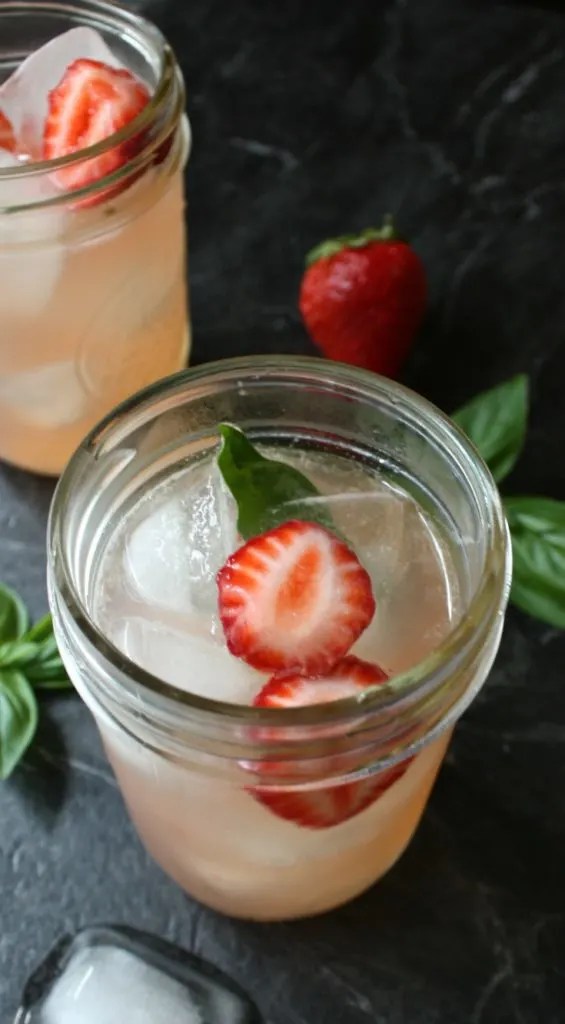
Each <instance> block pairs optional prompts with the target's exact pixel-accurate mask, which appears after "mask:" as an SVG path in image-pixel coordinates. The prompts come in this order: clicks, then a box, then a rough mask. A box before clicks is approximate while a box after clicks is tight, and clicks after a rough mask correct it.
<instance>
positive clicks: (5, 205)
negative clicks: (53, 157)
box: [0, 150, 67, 318]
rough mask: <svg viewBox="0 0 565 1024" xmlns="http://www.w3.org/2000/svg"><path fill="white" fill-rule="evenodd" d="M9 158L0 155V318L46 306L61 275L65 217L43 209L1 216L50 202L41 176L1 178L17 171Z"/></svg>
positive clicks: (14, 161)
mask: <svg viewBox="0 0 565 1024" xmlns="http://www.w3.org/2000/svg"><path fill="white" fill-rule="evenodd" d="M21 167H22V164H21V162H20V161H18V160H17V159H16V158H15V157H14V156H13V155H12V154H11V153H5V152H4V151H3V150H0V280H1V281H2V291H1V294H0V316H1V317H2V318H4V317H5V316H7V315H11V314H22V315H23V316H25V317H30V316H33V315H34V314H35V313H39V312H41V310H42V309H43V308H44V307H45V306H46V305H47V303H48V302H49V300H50V298H51V296H52V294H53V292H54V291H55V288H56V285H57V282H58V280H59V277H60V274H61V272H62V269H63V264H64V259H65V250H64V248H63V235H64V231H65V223H66V217H67V213H66V211H65V210H63V209H57V208H56V207H53V208H43V209H38V210H25V209H24V210H20V211H18V212H16V213H5V212H4V213H3V212H2V210H3V209H4V210H6V209H9V208H10V207H14V206H23V207H25V206H27V205H28V204H30V203H34V202H42V201H43V200H45V199H48V198H50V197H52V196H53V195H54V194H55V193H54V189H53V186H52V185H51V183H50V182H49V181H48V180H47V178H46V176H45V175H44V174H42V175H40V176H39V177H37V176H34V175H27V174H26V175H22V174H18V175H17V176H9V177H8V176H5V175H3V174H2V171H9V170H15V169H16V168H21Z"/></svg>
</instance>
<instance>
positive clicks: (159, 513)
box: [49, 357, 510, 920]
mask: <svg viewBox="0 0 565 1024" xmlns="http://www.w3.org/2000/svg"><path fill="white" fill-rule="evenodd" d="M225 421H228V422H230V423H234V424H238V425H239V426H240V427H241V428H242V429H243V430H245V432H246V434H247V435H248V437H250V438H251V439H252V440H253V442H254V443H255V444H256V445H257V446H258V449H259V450H260V452H261V453H262V454H263V455H264V456H267V457H268V458H274V459H276V460H278V466H277V474H278V475H279V476H280V474H281V473H284V472H285V470H286V467H288V466H292V467H294V468H296V469H299V470H300V472H301V474H303V475H304V477H306V478H307V480H308V481H309V482H310V484H311V485H312V488H313V489H314V490H315V492H316V493H315V494H313V495H312V496H311V497H307V498H306V499H305V500H304V501H301V502H300V503H298V504H297V502H296V501H295V500H293V499H292V498H291V499H289V500H288V502H287V504H286V506H285V507H282V510H281V508H279V509H278V511H277V516H278V521H279V522H281V523H282V524H283V526H281V527H279V526H277V527H276V528H275V530H274V532H273V533H270V532H269V533H268V534H265V533H260V534H259V536H258V537H257V536H252V537H251V540H250V541H249V542H248V543H247V545H246V546H243V544H244V539H243V537H242V536H241V535H240V531H241V532H242V533H244V525H243V520H242V518H241V516H240V518H239V520H238V518H237V516H238V509H237V507H236V503H235V502H234V498H233V496H232V493H231V492H230V489H228V487H227V486H226V482H225V479H224V477H223V476H222V473H221V472H220V470H219V468H218V462H217V455H218V423H219V422H225ZM93 457H95V458H93ZM279 467H280V468H279ZM254 479H256V478H254ZM230 486H231V484H230ZM232 490H233V487H232ZM234 493H235V492H234ZM283 506H284V503H283ZM320 508H323V510H324V516H329V517H330V522H331V529H330V530H329V532H328V530H326V527H325V526H324V527H322V526H320V525H318V524H317V523H313V522H310V517H311V518H312V520H313V519H315V518H316V515H317V512H316V510H317V509H318V510H319V509H320ZM239 511H240V512H241V506H240V509H239ZM288 520H290V521H291V522H290V524H289V522H288ZM334 531H335V534H334ZM303 533H304V534H305V535H307V537H308V543H309V544H310V545H311V546H310V547H309V548H308V549H307V552H306V555H307V557H305V559H304V558H302V561H301V562H300V567H299V569H300V571H299V574H298V576H296V577H294V576H293V577H292V579H293V581H294V582H293V586H294V589H293V591H292V601H293V602H294V605H295V607H296V608H299V607H300V613H297V615H296V617H295V618H294V619H293V616H292V607H293V605H292V602H291V608H290V612H291V614H290V615H287V619H286V620H285V630H287V633H285V635H284V636H282V637H281V636H280V634H276V636H277V638H278V639H280V640H281V643H282V647H283V648H285V651H286V654H285V657H286V656H287V654H288V653H289V651H290V655H289V656H290V657H291V659H292V657H293V651H294V650H295V649H296V650H299V649H300V650H302V646H301V645H304V644H306V645H308V644H309V643H311V635H310V634H309V633H307V630H308V629H310V628H311V623H312V622H313V621H314V620H313V618H312V614H311V610H310V609H309V606H305V607H303V598H304V594H305V593H310V590H309V588H310V582H309V579H310V578H309V577H308V578H307V575H306V576H305V575H304V573H305V572H306V574H308V573H309V572H310V567H311V564H314V563H312V560H311V557H310V556H311V555H312V553H313V554H314V555H317V554H318V553H319V550H318V546H317V545H318V542H319V543H320V544H321V545H322V548H323V549H324V551H325V547H324V545H326V543H327V544H329V545H330V547H329V548H328V550H331V551H332V552H334V549H335V552H341V554H340V557H342V554H343V550H344V549H343V547H342V546H341V545H342V540H343V539H345V540H346V543H347V547H346V549H345V550H346V552H349V555H347V556H346V562H345V563H344V564H345V568H344V569H343V572H344V573H345V574H346V575H347V579H348V580H351V578H352V577H353V578H354V579H355V581H356V583H355V585H356V586H357V583H359V585H360V586H362V587H365V585H366V583H365V582H364V581H368V583H367V585H368V586H369V587H370V588H371V590H372V594H373V597H374V601H375V602H376V610H374V613H373V610H372V609H371V610H370V612H369V616H368V619H369V621H368V623H367V624H366V625H365V627H364V628H363V629H362V630H361V631H360V634H359V635H356V638H355V639H354V640H353V643H352V645H351V646H350V648H348V650H347V652H346V654H345V656H344V657H340V660H338V661H337V662H336V661H335V659H334V661H332V663H331V668H330V669H328V670H327V671H320V672H317V673H313V672H311V671H310V668H308V669H306V668H305V667H304V665H303V667H302V668H301V670H300V672H299V673H295V672H289V671H284V672H280V671H279V670H277V671H276V672H275V674H274V676H273V678H272V679H271V678H270V677H271V675H272V673H271V671H263V670H260V669H258V668H257V666H256V659H257V657H264V653H263V654H261V655H258V654H257V650H259V649H260V647H261V639H262V638H261V636H259V637H257V635H256V632H254V630H255V626H256V622H255V621H253V616H254V614H257V615H259V617H261V614H262V610H264V607H265V606H266V605H267V604H269V601H270V598H271V594H272V588H273V586H274V587H275V588H278V589H276V595H277V599H276V601H275V603H274V604H273V608H274V609H275V612H274V613H273V614H275V618H276V615H281V614H282V612H281V608H282V607H283V604H284V601H283V598H284V594H283V591H284V588H285V587H286V586H287V583H288V580H287V577H286V576H285V573H286V572H287V568H288V566H287V562H288V559H290V558H291V554H292V551H291V552H290V554H289V551H288V550H287V549H286V548H285V543H286V542H285V540H284V538H286V537H288V536H290V537H291V538H292V541H291V542H289V543H291V547H292V544H294V543H295V540H296V536H298V538H299V542H300V543H302V540H301V538H302V534H303ZM273 536H275V537H276V539H277V545H278V547H276V546H275V548H273V549H270V553H269V554H268V557H266V558H263V554H261V552H262V550H263V549H262V545H264V543H265V538H268V537H273ZM281 538H282V540H281ZM328 538H329V539H328ZM245 539H247V535H245ZM250 551H254V552H255V553H256V552H257V551H259V554H260V557H259V559H258V560H257V557H256V554H255V561H254V562H253V563H252V566H251V570H250V572H251V578H252V584H251V585H252V586H253V585H254V583H253V581H256V580H258V581H259V582H258V586H259V589H260V598H261V607H259V605H256V606H255V612H253V609H251V611H250V610H249V606H247V605H246V609H247V610H246V615H247V618H246V620H245V627H246V628H245V629H244V630H243V632H242V634H241V636H240V640H241V637H243V640H242V643H243V646H242V647H241V646H240V648H239V652H238V653H237V655H236V654H234V653H230V650H228V646H227V645H228V643H229V644H230V649H231V651H232V652H233V651H234V650H235V647H234V642H233V641H234V637H233V634H232V633H231V632H230V627H229V621H230V620H229V617H226V604H225V602H226V599H227V598H226V594H227V591H226V589H225V580H226V573H227V572H229V573H232V574H233V573H234V572H235V576H233V577H230V579H232V578H233V579H234V580H235V587H236V591H237V593H236V598H237V594H238V593H239V592H240V590H241V588H242V587H243V588H244V589H245V587H246V586H247V584H248V583H249V579H250V577H249V576H248V577H245V575H243V576H242V575H241V572H240V574H239V575H238V571H239V570H238V569H237V566H239V567H241V565H242V564H244V563H245V559H246V558H247V559H248V558H249V554H248V553H249V552H250ZM281 552H282V553H281ZM351 552H354V554H353V555H351ZM301 557H302V556H301ZM336 557H337V556H336ZM344 557H345V556H344ZM350 557H351V564H350V562H349V561H348V560H347V559H349V558H350ZM242 560H243V561H242ZM314 562H315V559H314ZM322 563H323V569H322V570H321V577H320V578H321V579H322V582H323V581H324V573H325V572H326V570H327V571H328V572H329V571H330V569H331V571H333V568H335V566H333V563H331V564H330V562H328V566H329V568H328V566H326V564H325V563H324V562H323V560H322ZM245 564H246V566H247V569H249V564H248V563H245ZM317 564H318V563H316V565H317ZM336 564H337V563H336ZM340 564H341V563H340ZM332 566H333V568H332ZM293 571H294V570H293ZM289 572H290V570H289ZM316 572H318V569H316ZM509 572H510V555H509V549H508V542H507V534H506V528H505V522H504V518H503V514H502V510H501V506H500V502H499V498H498V495H497V492H496V488H495V486H494V484H493V482H492V480H491V478H490V476H489V474H488V471H487V470H486V468H485V467H484V465H483V464H482V462H480V460H479V458H478V456H477V454H476V452H475V451H474V450H473V449H472V448H471V447H470V445H469V444H468V442H467V441H466V440H465V438H464V437H463V436H462V435H461V434H460V433H459V431H458V430H457V428H456V427H454V426H453V425H452V424H451V423H450V422H449V421H448V420H447V419H446V418H445V417H443V416H442V415H441V414H440V413H439V412H438V411H437V410H435V409H434V408H433V407H432V406H430V405H428V404H427V403H426V402H425V401H423V400H422V399H420V398H418V397H417V396H416V395H414V394H412V393H411V392H408V391H406V390H405V389H403V388H401V387H399V386H398V385H395V384H392V383H391V382H390V381H385V380H384V379H380V378H378V377H375V376H373V375H369V374H364V373H363V372H360V371H358V370H353V369H351V368H346V367H343V366H337V365H335V364H334V365H332V364H327V363H323V362H321V361H312V360H300V359H298V360H297V359H286V358H284V357H282V358H281V357H278V358H276V359H264V360H262V361H260V362H259V364H258V362H257V359H254V360H234V361H232V362H230V363H225V364H223V365H222V364H216V365H214V366H211V367H204V368H202V369H199V370H197V371H192V372H189V373H186V374H182V375H179V376H178V377H177V378H175V379H174V380H173V381H169V382H167V383H165V384H164V385H162V386H161V387H159V386H157V387H155V388H154V389H153V390H149V391H146V392H145V393H144V394H143V395H141V396H139V397H137V398H134V399H133V400H131V401H130V402H129V403H127V404H126V405H124V406H122V407H121V409H120V410H119V413H118V414H117V415H116V416H115V417H114V418H109V419H107V420H106V421H105V422H104V423H103V424H102V425H101V427H100V428H99V429H98V430H97V431H94V432H93V433H92V434H91V435H90V437H89V438H88V439H87V440H86V441H85V442H84V444H83V445H82V446H81V448H80V449H79V451H78V452H77V454H76V455H75V456H74V457H73V459H72V460H71V463H70V465H69V467H68V468H67V470H66V471H65V473H64V475H63V477H62V480H61V482H60V484H59V488H58V491H57V494H56V496H55V499H54V506H53V510H52V515H51V524H50V552H49V589H50V600H51V607H52V612H53V618H54V625H55V631H56V635H57V639H58V642H59V644H60V646H61V651H62V655H63V658H64V660H65V663H66V665H67V667H68V670H69V673H70V675H71V678H72V679H73V682H74V683H75V685H76V687H77V689H78V690H79V692H80V693H81V694H82V696H83V698H84V699H85V701H86V702H87V704H88V705H89V706H90V708H91V709H92V711H93V713H94V715H95V718H96V721H97V723H98V726H99V729H100V732H101V735H102V739H103V742H104V745H105V748H106V751H107V754H108V757H109V759H110V761H111V763H112V766H113V768H114V771H115V774H116V777H117V779H118V782H119V784H120V788H121V790H122V793H123V796H124V799H125V801H126V804H127V806H128V809H129V811H130V814H131V816H132V818H133V820H134V822H135V824H136V826H137V828H138V831H139V833H140V835H141V837H142V838H143V840H144V842H145V844H146V846H147V848H148V849H149V850H150V852H151V853H152V854H153V856H154V857H155V859H156V860H157V861H158V862H159V863H160V864H161V865H162V866H163V868H164V869H165V870H166V871H167V872H168V873H169V874H170V875H171V876H172V877H173V878H174V879H175V880H176V881H177V882H178V883H179V884H180V885H181V886H182V887H183V888H184V889H186V890H187V892H189V893H191V894H192V895H193V896H195V897H197V898H198V899H200V900H201V901H202V902H204V903H207V904H209V905H211V906H213V907H215V908H217V909H219V910H221V911H224V912H226V913H229V914H233V915H236V916H241V917H249V918H256V919H264V920H268V919H282V918H290V917H298V916H304V915H309V914H314V913H318V912H320V911H324V910H327V909H329V908H331V907H333V906H336V905H338V904H340V903H342V902H344V901H345V900H347V899H350V898H351V897H353V896H355V895H357V894H358V893H360V892H361V891H363V889H365V888H366V887H367V886H369V885H371V884H372V883H373V882H374V881H375V880H376V879H378V878H379V877H380V876H381V875H383V874H384V873H385V872H386V871H387V870H388V869H389V868H390V867H391V866H392V864H394V862H395V861H396V860H397V858H398V857H399V856H400V854H401V853H402V851H403V850H404V848H405V847H406V845H407V843H408V842H409V840H410V838H411V836H412V834H413V832H414V830H415V828H416V826H417V824H418V821H419V820H420V817H421V815H422V812H423V809H424V807H425V804H426V801H427V799H428V796H429V793H430V789H431V787H432V785H433V782H434V779H435V776H436V774H437V771H438V769H439V766H440V764H441V761H442V758H443V756H444V753H445V749H446V747H447V744H448V742H449V738H450V735H451V731H452V729H453V726H454V724H455V722H456V720H457V718H458V717H459V715H460V714H461V713H462V711H463V710H464V709H465V708H466V706H467V705H468V704H469V703H470V701H471V700H472V699H473V697H474V696H475V694H476V693H477V691H478V689H479V688H480V687H481V685H482V684H483V682H484V680H485V678H486V675H487V673H488V671H489V669H490V666H491V664H492V661H493V659H494V657H495V654H496V651H497V648H498V644H499V640H500V634H501V629H502V623H503V615H504V609H505V605H506V601H507V596H508V580H509ZM218 573H219V575H218ZM265 573H266V574H267V576H268V577H269V587H268V588H267V589H265V578H264V577H265ZM277 574H278V575H277ZM246 579H247V583H246V582H245V581H246ZM273 579H274V580H275V583H273ZM297 580H298V583H299V584H300V585H299V586H296V582H297ZM242 581H243V582H242ZM277 581H278V582H277ZM269 588H270V589H269ZM287 590H288V587H287ZM312 592H314V591H312ZM363 592H364V591H363ZM285 593H286V591H285ZM315 593H316V595H317V596H316V601H321V600H324V601H326V605H325V606H324V608H325V611H324V615H325V619H326V620H327V622H326V623H324V621H323V617H322V620H320V621H318V620H316V621H317V625H316V627H315V630H318V633H320V635H323V636H324V641H323V642H324V644H325V645H326V647H328V646H329V647H330V648H331V647H332V645H333V644H334V643H338V642H340V641H338V640H337V639H336V636H337V635H338V634H339V635H341V634H340V630H341V629H342V627H343V624H344V621H345V620H344V616H345V615H346V614H348V615H349V613H350V612H351V608H353V604H354V599H353V598H352V597H351V596H350V593H349V591H347V592H346V591H344V590H343V589H341V582H340V577H339V574H338V575H337V576H336V577H335V579H334V577H332V582H331V586H330V589H329V593H327V592H326V591H324V588H323V586H322V588H321V590H319V591H318V590H316V591H315ZM345 593H347V598H346V597H344V594H345ZM352 593H353V592H352ZM355 593H357V591H355ZM281 595H282V596H281ZM320 595H321V596H320ZM340 595H341V596H340ZM287 596H288V595H287ZM281 602H282V603H281ZM348 602H350V603H349V604H348ZM351 602H353V604H351ZM346 606H347V607H346ZM285 607H286V606H285ZM287 612H288V608H287ZM352 614H356V610H355V608H353V612H352ZM350 618H351V617H350ZM270 621H271V620H269V622H270ZM348 621H350V619H348ZM265 622H266V620H265ZM265 622H263V625H262V627H261V628H267V626H268V623H267V626H266V625H265ZM278 625H280V621H279V620H277V622H275V626H278ZM326 625H327V629H326ZM271 626H272V622H271ZM272 628H273V629H274V628H275V627H274V626H272ZM312 629H314V627H313V626H312ZM315 630H314V632H315ZM250 631H251V632H250ZM305 631H306V632H305ZM275 632H276V631H275ZM318 633H316V636H317V635H318ZM290 634H292V638H293V639H292V643H290V644H286V641H285V637H287V638H288V636H290ZM250 636H251V638H252V643H255V642H257V643H258V644H259V647H257V646H255V647H253V651H254V653H253V655H251V654H250V653H249V650H251V648H249V650H248V649H247V647H246V645H248V644H249V642H250ZM293 644H295V648H294V647H293V646H292V645H293ZM285 645H286V646H285ZM308 649H309V648H308ZM336 656H337V655H336ZM268 657H271V654H268ZM308 657H310V655H308ZM315 657H316V658H318V657H319V651H318V649H317V648H316V654H315ZM249 659H251V662H253V659H255V662H253V663H251V662H250V660H249ZM304 664H306V663H304ZM309 664H310V663H309ZM316 664H318V662H316ZM382 670H384V672H383V671H382ZM305 676H308V678H305ZM353 677H355V678H356V679H357V680H358V678H361V677H362V678H361V683H360V684H359V687H358V688H357V689H355V687H353V688H352V686H351V685H350V682H351V679H352V678H353ZM336 680H337V681H336ZM344 680H345V681H344ZM356 685H357V684H356ZM273 687H274V692H275V693H276V700H274V701H273V699H272V698H271V697H268V695H269V694H272V692H273ZM289 694H290V696H289ZM258 695H259V696H258ZM254 704H255V705H260V706H253V705H254ZM274 704H276V707H275V706H273V705H274Z"/></svg>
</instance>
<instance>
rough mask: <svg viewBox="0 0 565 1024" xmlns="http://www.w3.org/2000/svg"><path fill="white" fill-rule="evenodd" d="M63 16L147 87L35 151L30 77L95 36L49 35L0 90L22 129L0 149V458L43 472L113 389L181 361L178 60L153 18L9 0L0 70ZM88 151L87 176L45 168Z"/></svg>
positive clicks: (105, 406)
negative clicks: (23, 149)
mask: <svg viewBox="0 0 565 1024" xmlns="http://www.w3.org/2000/svg"><path fill="white" fill-rule="evenodd" d="M77 28H81V29H82V30H87V29H88V30H94V31H96V32H97V33H99V36H100V37H101V39H102V40H103V44H105V45H106V46H107V47H109V49H110V50H111V55H112V57H113V59H114V60H115V62H117V64H118V65H122V66H124V67H125V68H127V69H128V70H130V71H131V72H132V73H133V74H135V75H136V76H137V77H138V78H139V79H141V80H142V82H143V83H144V84H145V85H146V87H147V88H148V90H149V93H150V100H149V102H148V103H147V105H146V106H145V108H144V109H143V110H142V111H141V113H140V114H139V115H138V116H137V117H135V118H134V119H133V120H132V121H130V123H129V124H127V125H126V126H125V127H124V128H122V129H121V131H119V132H118V133H116V134H113V135H111V136H110V137H109V138H107V139H105V140H104V141H103V142H100V143H98V144H97V145H94V146H90V147H89V148H88V149H83V150H81V151H80V152H78V153H74V154H72V155H70V156H65V157H61V158H59V159H57V160H50V161H43V159H42V148H41V128H42V124H43V118H44V115H45V112H46V110H47V99H46V91H48V89H49V88H53V87H54V85H55V79H56V80H57V81H58V80H59V76H61V75H62V74H63V72H64V69H65V64H66V63H67V60H69V61H70V60H71V59H72V58H73V55H74V56H75V57H81V56H83V57H92V56H93V55H94V56H96V55H97V54H98V46H97V44H96V42H94V43H93V42H92V38H91V37H88V36H87V38H86V42H85V41H84V37H82V38H81V39H80V41H79V42H78V43H77V42H76V41H75V42H73V43H68V44H67V43H65V44H61V46H59V47H55V48H54V49H51V50H50V51H49V57H48V60H47V61H46V62H45V63H44V65H43V66H42V68H41V69H40V71H37V70H36V71H35V72H33V74H34V75H37V76H38V78H40V81H39V82H38V85H37V96H34V95H33V94H34V89H33V87H32V88H31V89H30V82H29V81H27V80H26V81H25V87H24V86H22V78H21V76H20V78H18V79H17V80H16V81H15V82H14V83H11V84H10V85H8V88H7V90H6V91H5V92H0V110H2V111H4V113H5V114H7V115H8V116H10V118H11V119H13V120H14V122H17V123H18V126H19V128H20V130H21V133H22V136H25V135H26V132H27V135H28V136H29V139H30V143H29V153H28V158H27V159H25V160H20V161H16V159H15V158H14V156H13V155H11V154H9V153H7V151H6V150H2V149H0V279H1V281H2V287H1V289H0V337H1V340H0V421H1V423H2V427H1V429H0V458H1V459H4V460H6V461H8V462H11V463H13V464H15V465H17V466H21V467H24V468H26V469H30V470H33V471H36V472H39V473H46V474H54V475H56V474H58V473H59V472H60V471H61V469H62V467H63V466H64V464H65V462H66V461H67V459H68V458H69V456H70V455H71V453H72V452H73V451H74V449H75V448H76V446H77V445H78V443H79V441H80V439H81V438H82V437H83V436H84V434H85V433H86V432H87V430H89V429H91V428H92V426H93V425H94V423H96V422H97V421H98V420H99V419H100V418H101V417H102V416H103V415H105V414H106V413H107V412H108V411H109V410H110V409H111V408H112V407H113V406H114V405H116V403H117V402H119V401H121V400H122V399H123V398H125V397H126V396H127V395H130V394H132V393H133V392H134V391H136V390H138V389H139V388H141V387H144V386H146V385H148V384H150V383H152V382H153V381H155V380H157V379H158V378H160V377H163V376H166V375H167V374H170V373H172V372H174V371H175V370H178V369H180V368H181V367H183V366H184V365H185V364H186V360H187V356H188V351H189V344H190V333H189V325H188V318H187V294H186V270H185V221H184V187H183V170H184V166H185V163H186V160H187V156H188V152H189V148H190V129H189V125H188V121H187V120H186V117H184V116H183V109H184V86H183V81H182V75H181V72H180V70H179V67H178V65H177V63H176V60H175V57H174V55H173V52H172V50H171V48H170V47H169V45H168V44H167V42H166V40H165V39H164V38H163V36H162V35H161V33H160V32H159V31H158V29H157V28H156V27H155V26H154V25H152V24H150V23H149V22H148V21H146V20H145V19H144V18H142V17H140V16H139V15H137V14H134V13H131V12H130V11H127V10H125V9H122V8H120V7H117V6H115V5H114V4H109V3H108V4H106V3H103V2H97V0H74V2H73V3H65V2H60V3H59V2H57V3H56V2H50V0H21V2H20V0H11V2H10V3H6V4H2V5H1V6H0V84H1V83H3V82H4V83H5V82H6V80H7V78H8V77H9V76H10V75H11V74H12V73H13V72H14V71H15V70H16V69H17V68H18V67H19V66H20V65H21V62H22V61H23V60H24V59H25V58H26V57H28V56H29V55H30V54H32V53H34V52H35V51H37V50H38V49H39V48H40V47H42V46H43V45H44V44H46V43H47V42H49V41H50V40H53V39H55V37H57V36H59V35H60V34H62V33H66V32H68V31H69V30H71V29H75V30H76V29H77ZM103 44H102V43H101V44H100V45H101V46H103ZM53 46H54V44H52V47H53ZM77 48H78V52H76V50H77ZM83 48H84V49H86V50H88V52H87V53H85V52H84V49H83ZM102 52H104V50H102ZM25 71H26V69H25V68H24V72H25ZM27 73H28V72H26V74H27ZM29 75H30V76H31V78H30V81H31V82H32V84H33V80H34V79H33V75H32V71H31V69H30V71H29ZM22 104H24V105H25V104H29V110H28V109H27V107H26V109H25V110H24V109H23V108H22ZM118 147H119V153H120V155H121V156H120V160H119V161H118V164H119V166H117V167H116V160H114V159H112V155H113V154H116V153H117V152H118ZM30 154H31V155H30ZM122 154H126V156H122ZM94 159H96V160H97V161H98V164H99V166H100V165H104V167H106V168H108V171H107V173H104V175H103V176H102V177H101V178H100V180H96V181H94V182H92V183H90V184H87V185H85V186H84V187H82V188H76V187H75V186H74V184H73V187H72V189H69V188H67V187H66V186H64V185H62V184H61V182H62V181H63V182H69V183H70V182H71V181H72V179H73V171H74V170H75V169H78V170H79V171H80V168H81V166H84V161H85V160H94ZM91 166H93V165H91ZM75 181H76V179H75Z"/></svg>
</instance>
